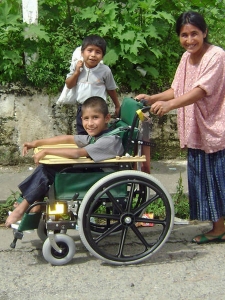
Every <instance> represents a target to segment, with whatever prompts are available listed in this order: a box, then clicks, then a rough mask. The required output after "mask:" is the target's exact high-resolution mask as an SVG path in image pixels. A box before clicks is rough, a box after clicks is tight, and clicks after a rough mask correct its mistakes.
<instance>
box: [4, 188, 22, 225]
mask: <svg viewBox="0 0 225 300" xmlns="http://www.w3.org/2000/svg"><path fill="white" fill-rule="evenodd" d="M19 197H20V192H12V194H11V195H10V196H9V197H8V198H7V199H6V202H5V203H1V204H0V223H4V222H5V220H6V218H7V216H8V212H9V211H11V210H13V204H14V203H15V201H16V200H17V199H18V198H19Z"/></svg>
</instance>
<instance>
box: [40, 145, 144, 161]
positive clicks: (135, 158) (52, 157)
mask: <svg viewBox="0 0 225 300" xmlns="http://www.w3.org/2000/svg"><path fill="white" fill-rule="evenodd" d="M44 148H77V146H76V145H73V144H59V145H43V146H39V147H37V148H35V149H34V153H37V152H39V151H41V150H42V149H44ZM143 161H146V158H145V155H142V156H116V157H115V158H112V159H106V160H102V161H101V163H109V162H115V163H118V162H143ZM40 163H41V164H54V165H56V164H76V163H77V164H78V163H79V164H80V163H90V164H94V163H95V162H94V161H93V160H92V159H91V158H87V157H80V158H64V157H60V156H56V155H46V156H45V157H44V158H43V159H42V160H40Z"/></svg>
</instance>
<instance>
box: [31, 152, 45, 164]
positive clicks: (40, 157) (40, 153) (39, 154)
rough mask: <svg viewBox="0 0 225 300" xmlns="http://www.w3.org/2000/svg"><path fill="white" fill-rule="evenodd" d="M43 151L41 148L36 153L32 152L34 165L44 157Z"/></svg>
mask: <svg viewBox="0 0 225 300" xmlns="http://www.w3.org/2000/svg"><path fill="white" fill-rule="evenodd" d="M45 155H46V154H45V151H44V150H41V151H39V152H38V153H36V154H34V155H33V158H34V162H35V164H36V165H39V161H40V160H41V159H42V158H44V157H45Z"/></svg>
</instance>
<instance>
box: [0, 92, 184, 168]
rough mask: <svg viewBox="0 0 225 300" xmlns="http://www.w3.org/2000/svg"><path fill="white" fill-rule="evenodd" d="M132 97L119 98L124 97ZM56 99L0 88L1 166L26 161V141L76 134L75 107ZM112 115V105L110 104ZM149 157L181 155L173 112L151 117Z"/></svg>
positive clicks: (158, 157) (39, 93)
mask: <svg viewBox="0 0 225 300" xmlns="http://www.w3.org/2000/svg"><path fill="white" fill-rule="evenodd" d="M127 96H128V97H129V96H135V95H132V94H126V95H120V99H121V101H122V99H123V98H124V97H127ZM57 98H58V96H55V97H52V96H49V95H46V94H43V93H41V92H37V91H35V90H32V89H30V88H29V89H28V88H21V87H18V86H16V87H15V86H14V87H11V88H7V89H6V88H2V87H1V88H0V164H1V165H15V164H19V163H21V162H29V161H30V159H31V158H30V157H28V158H22V157H21V149H22V145H23V143H24V142H25V141H32V140H34V139H40V138H46V137H51V136H54V135H60V134H75V132H76V131H75V114H76V107H75V106H68V105H62V106H57V105H55V103H56V100H57ZM109 106H110V111H111V112H113V106H112V105H110V104H109ZM153 119H154V120H153V130H152V133H151V138H152V141H153V142H155V144H156V146H155V147H152V148H151V156H152V157H153V158H156V159H162V158H176V157H178V156H180V148H179V142H178V137H177V126H176V112H172V113H170V114H168V115H167V116H164V117H163V118H160V119H159V118H157V117H154V118H153Z"/></svg>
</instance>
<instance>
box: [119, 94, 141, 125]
mask: <svg viewBox="0 0 225 300" xmlns="http://www.w3.org/2000/svg"><path fill="white" fill-rule="evenodd" d="M142 107H143V103H141V102H138V101H136V100H135V99H133V98H124V99H123V101H122V104H121V107H120V119H121V120H122V121H123V122H124V123H126V124H127V125H129V126H131V125H132V123H133V120H134V117H135V115H136V111H137V110H139V109H141V108H142Z"/></svg>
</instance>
